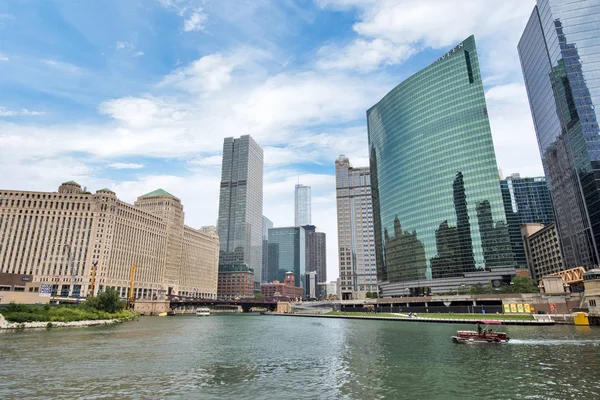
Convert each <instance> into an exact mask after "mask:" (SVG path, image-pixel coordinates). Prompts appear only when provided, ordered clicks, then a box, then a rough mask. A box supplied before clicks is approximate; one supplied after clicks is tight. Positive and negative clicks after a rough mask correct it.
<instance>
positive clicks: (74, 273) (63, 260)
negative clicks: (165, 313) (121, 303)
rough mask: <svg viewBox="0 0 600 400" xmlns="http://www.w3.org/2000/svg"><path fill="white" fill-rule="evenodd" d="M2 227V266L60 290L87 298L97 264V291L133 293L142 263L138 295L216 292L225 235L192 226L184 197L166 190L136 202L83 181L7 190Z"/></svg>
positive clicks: (0, 205)
mask: <svg viewBox="0 0 600 400" xmlns="http://www.w3.org/2000/svg"><path fill="white" fill-rule="evenodd" d="M177 224H179V225H177ZM0 233H1V235H2V236H1V237H0V261H1V264H0V272H3V273H8V274H29V275H31V276H32V279H33V281H34V282H41V284H42V285H43V286H46V287H48V288H49V289H50V292H51V295H52V296H58V297H77V298H80V297H87V296H88V295H89V284H90V278H91V273H92V266H93V265H94V264H96V265H97V272H96V285H95V287H96V289H95V292H96V293H95V294H97V293H98V292H101V291H103V290H104V289H105V288H108V287H112V288H115V289H116V290H117V291H118V292H119V294H120V295H121V296H122V297H125V296H126V291H127V287H128V286H129V279H130V272H131V266H132V265H136V270H135V278H134V287H135V293H134V295H135V297H136V298H143V299H151V298H154V297H155V296H156V295H157V294H169V293H170V294H178V295H182V296H192V297H202V298H216V294H217V293H216V288H217V265H218V246H219V240H218V237H217V236H216V235H211V234H204V233H201V232H200V231H198V230H195V229H192V228H190V227H187V226H185V225H184V224H183V206H182V205H181V202H180V200H179V199H177V198H176V197H174V196H172V195H171V194H169V193H167V192H165V191H163V190H158V191H155V192H152V193H149V194H147V195H144V196H140V197H138V200H137V201H136V202H135V204H134V205H131V204H128V203H125V202H123V201H121V200H119V199H117V196H116V194H115V193H114V192H112V191H111V190H108V189H101V190H98V191H96V193H94V194H91V193H89V192H84V191H83V190H82V189H81V186H80V185H79V184H77V183H75V182H66V183H63V184H62V185H61V186H60V188H59V190H58V192H29V191H17V190H3V191H0Z"/></svg>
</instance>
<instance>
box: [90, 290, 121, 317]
mask: <svg viewBox="0 0 600 400" xmlns="http://www.w3.org/2000/svg"><path fill="white" fill-rule="evenodd" d="M84 307H86V308H88V309H89V308H93V309H95V310H98V311H106V312H108V313H111V314H114V313H116V312H119V311H121V310H123V309H124V308H125V302H123V301H121V299H120V298H119V294H118V293H117V291H116V290H114V289H111V288H109V289H107V290H106V291H104V292H102V293H100V294H99V295H98V296H96V297H92V298H91V299H89V300H88V301H86V302H85V303H84Z"/></svg>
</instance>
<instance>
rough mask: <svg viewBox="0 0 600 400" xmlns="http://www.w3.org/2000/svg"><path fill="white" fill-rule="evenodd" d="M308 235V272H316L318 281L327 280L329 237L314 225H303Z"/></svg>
mask: <svg viewBox="0 0 600 400" xmlns="http://www.w3.org/2000/svg"><path fill="white" fill-rule="evenodd" d="M303 228H304V231H305V235H306V272H316V273H317V281H318V282H326V281H327V250H326V247H327V243H326V241H327V237H326V235H325V232H317V228H316V226H314V225H304V226H303Z"/></svg>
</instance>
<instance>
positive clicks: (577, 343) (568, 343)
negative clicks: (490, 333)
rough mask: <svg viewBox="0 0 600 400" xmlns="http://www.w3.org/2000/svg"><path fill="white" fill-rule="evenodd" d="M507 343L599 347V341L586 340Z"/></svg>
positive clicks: (513, 341) (542, 340) (521, 340)
mask: <svg viewBox="0 0 600 400" xmlns="http://www.w3.org/2000/svg"><path fill="white" fill-rule="evenodd" d="M508 343H509V344H520V345H528V346H600V340H586V339H547V340H545V339H511V340H510V342H508Z"/></svg>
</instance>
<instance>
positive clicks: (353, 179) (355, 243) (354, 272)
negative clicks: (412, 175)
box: [335, 154, 377, 300]
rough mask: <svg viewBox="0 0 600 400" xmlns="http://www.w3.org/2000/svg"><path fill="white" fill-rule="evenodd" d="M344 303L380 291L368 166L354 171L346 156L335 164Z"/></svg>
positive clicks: (340, 266)
mask: <svg viewBox="0 0 600 400" xmlns="http://www.w3.org/2000/svg"><path fill="white" fill-rule="evenodd" d="M335 184H336V199H337V223H338V259H339V268H340V282H341V296H342V297H341V300H350V299H360V298H364V297H365V295H366V294H367V292H377V269H376V264H375V238H374V236H373V209H372V201H371V173H370V171H369V168H368V167H361V168H353V167H352V166H351V165H350V160H349V159H348V157H346V156H345V155H343V154H342V155H340V156H339V157H338V159H337V160H336V161H335Z"/></svg>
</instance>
